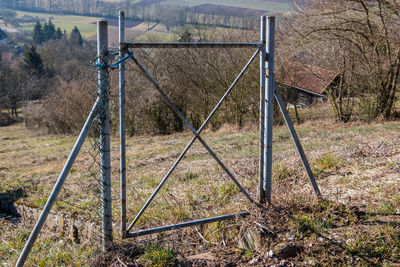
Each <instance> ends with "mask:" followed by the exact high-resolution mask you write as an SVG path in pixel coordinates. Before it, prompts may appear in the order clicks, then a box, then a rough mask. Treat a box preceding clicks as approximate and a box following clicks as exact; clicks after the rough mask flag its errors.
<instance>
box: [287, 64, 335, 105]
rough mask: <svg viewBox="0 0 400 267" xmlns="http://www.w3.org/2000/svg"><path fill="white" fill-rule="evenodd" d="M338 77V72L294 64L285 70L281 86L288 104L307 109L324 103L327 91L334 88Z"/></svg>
mask: <svg viewBox="0 0 400 267" xmlns="http://www.w3.org/2000/svg"><path fill="white" fill-rule="evenodd" d="M338 77H339V73H338V72H334V71H331V70H326V69H323V68H320V67H317V66H312V65H305V64H300V63H295V64H291V65H290V66H289V67H287V68H286V69H285V75H284V77H282V81H281V84H283V86H284V87H285V99H286V101H287V102H288V103H290V104H293V105H300V106H302V107H308V106H311V105H313V104H315V103H317V102H322V101H325V100H326V99H327V94H326V91H327V89H329V88H334V87H335V85H336V84H337V81H338Z"/></svg>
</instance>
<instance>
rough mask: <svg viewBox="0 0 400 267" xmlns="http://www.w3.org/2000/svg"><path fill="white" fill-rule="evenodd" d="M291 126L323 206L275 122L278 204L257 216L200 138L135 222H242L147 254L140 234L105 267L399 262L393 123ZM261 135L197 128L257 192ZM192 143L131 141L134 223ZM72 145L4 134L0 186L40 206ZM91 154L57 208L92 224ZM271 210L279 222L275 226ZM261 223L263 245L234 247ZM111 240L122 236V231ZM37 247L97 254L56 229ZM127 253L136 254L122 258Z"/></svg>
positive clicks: (5, 231) (183, 235) (167, 242)
mask: <svg viewBox="0 0 400 267" xmlns="http://www.w3.org/2000/svg"><path fill="white" fill-rule="evenodd" d="M296 127H297V129H298V133H299V136H300V139H301V140H302V142H303V145H304V148H305V150H306V153H307V155H308V156H309V159H310V162H311V164H312V166H313V169H314V172H315V173H316V177H317V182H318V184H319V185H320V188H321V191H322V194H323V195H324V198H325V199H326V201H325V202H322V203H319V202H318V201H316V199H315V198H314V197H313V193H312V189H311V186H310V185H309V182H308V180H307V178H306V176H305V175H304V172H303V169H302V166H301V163H300V161H299V159H298V157H297V154H296V152H295V150H294V148H293V145H292V142H291V139H290V135H289V134H288V132H287V131H286V128H285V127H284V126H279V127H276V129H275V134H274V141H275V143H274V169H273V172H274V182H273V203H274V204H275V205H276V209H275V210H271V211H269V214H268V212H267V214H265V212H266V211H257V210H256V209H254V208H253V207H252V206H251V205H250V204H249V203H248V201H246V199H245V198H244V197H243V196H242V194H241V192H240V191H239V190H238V189H237V188H236V187H235V186H234V185H233V184H232V182H231V181H230V179H229V178H228V177H227V176H226V175H225V174H224V172H223V171H222V170H221V168H220V167H219V166H218V165H217V164H216V163H215V161H214V160H213V159H212V158H211V157H210V156H209V155H208V153H207V151H206V150H205V149H204V148H203V147H202V146H201V145H200V144H199V143H195V145H194V147H193V148H192V149H191V150H190V151H189V152H188V154H187V155H186V156H185V158H184V160H183V161H182V162H181V164H180V165H179V166H178V168H177V169H176V171H175V172H174V174H173V175H172V176H171V177H170V179H169V180H168V182H167V183H166V184H165V186H164V188H163V189H162V190H161V192H160V194H159V195H158V196H157V197H156V198H155V200H154V202H153V203H152V204H151V205H150V207H149V208H148V210H147V211H146V213H145V214H144V216H143V217H142V219H141V220H140V221H139V223H138V225H137V227H138V228H144V227H149V226H155V225H163V224H169V223H175V222H179V221H183V220H188V219H197V218H203V217H208V216H215V215H220V214H227V213H232V212H238V211H242V210H251V211H255V212H252V215H251V216H250V217H249V218H247V219H246V220H244V221H243V220H242V221H240V220H239V221H230V222H221V223H213V224H209V225H205V226H202V227H196V228H190V229H186V230H183V231H172V232H169V233H164V234H160V235H154V236H150V237H149V238H150V240H151V242H153V243H154V242H155V243H157V244H158V245H157V246H156V247H148V245H147V244H148V241H149V239H148V238H143V239H138V240H136V242H137V243H136V245H135V246H134V247H132V246H129V249H127V248H126V247H125V246H127V245H122V246H123V248H119V249H116V251H117V252H116V251H114V252H113V253H112V254H110V255H109V257H108V258H107V257H106V259H103V260H105V262H114V261H118V260H117V258H116V257H119V259H120V260H121V261H125V262H129V261H131V262H136V263H142V264H143V262H144V261H146V259H148V260H149V261H154V260H156V259H160V261H162V260H171V259H172V260H173V261H172V262H176V261H179V262H182V264H183V263H184V264H188V265H190V264H194V263H193V262H198V260H188V259H185V256H187V255H193V254H198V253H204V252H207V253H211V254H212V255H213V256H214V257H217V259H218V260H219V261H221V262H226V263H228V262H229V261H231V262H235V263H240V264H242V265H248V264H250V262H252V263H254V264H256V265H257V264H259V265H262V264H267V263H271V264H272V263H274V264H279V263H280V262H281V261H286V262H300V263H303V264H305V263H315V264H322V265H331V264H344V265H346V264H350V265H354V264H360V265H369V264H378V265H379V264H386V265H391V264H398V263H399V261H400V260H399V258H398V255H399V253H398V252H399V225H400V224H399V223H400V219H399V216H398V215H395V214H396V212H398V208H399V207H400V194H399V192H400V181H399V180H400V178H399V175H398V171H399V168H400V167H399V165H400V142H399V141H400V140H399V139H400V138H399V137H398V132H399V130H400V123H399V122H382V123H376V124H360V123H353V124H348V125H341V124H336V123H335V122H333V121H332V120H322V121H318V120H316V121H310V122H307V123H304V124H301V125H299V126H296ZM257 136H258V132H257V129H256V127H254V128H253V129H241V130H237V129H233V128H232V127H228V126H226V127H223V130H220V131H219V132H206V133H204V139H205V140H206V141H207V142H209V145H210V146H211V148H213V149H214V151H215V152H216V154H217V155H218V156H220V158H221V160H222V161H223V162H224V163H225V164H226V165H227V166H228V168H230V169H231V170H232V172H233V173H234V174H235V176H237V177H238V179H239V181H240V182H241V183H242V184H243V185H244V187H245V188H246V189H248V190H249V191H250V193H251V194H252V195H253V196H254V195H255V188H256V184H257V169H258V158H257V154H258V137H257ZM190 138H191V136H190V134H189V133H183V134H173V135H170V136H151V137H146V136H139V137H132V138H129V139H128V140H127V158H128V160H127V162H128V165H127V176H128V186H127V188H128V192H127V194H128V197H127V198H128V201H127V203H128V218H129V220H132V219H133V217H134V215H135V214H136V212H137V211H138V210H139V209H140V208H141V206H142V205H143V204H144V202H145V200H146V199H147V198H148V197H149V195H150V194H151V192H152V191H153V190H154V188H155V187H156V186H157V184H158V183H159V181H160V180H161V179H162V177H163V175H165V173H166V172H167V171H168V169H169V168H170V167H171V165H172V163H173V162H174V161H175V160H176V158H177V157H178V156H179V154H180V152H181V151H182V150H183V148H184V147H185V145H186V144H187V142H188V141H189V140H190ZM74 140H75V137H72V136H56V135H54V136H49V135H43V134H40V133H37V132H32V131H28V130H26V129H25V128H23V127H22V125H12V126H6V127H1V128H0V143H1V149H0V162H1V165H0V179H1V183H0V190H1V191H3V190H6V189H13V188H17V187H24V188H25V190H26V192H27V196H26V197H25V198H24V199H23V201H24V202H25V203H27V204H31V205H38V206H42V205H43V204H44V202H45V200H46V196H48V194H49V193H50V190H51V188H52V186H53V184H54V182H55V180H56V178H57V176H58V173H59V172H60V171H61V168H62V165H63V163H64V162H65V160H66V157H67V155H68V152H69V150H70V149H71V147H72V145H73V142H74ZM117 140H118V138H117V137H114V138H113V144H112V154H113V161H112V167H113V171H112V175H113V196H114V198H115V199H116V200H117V198H118V195H119V192H118V188H119V185H118V184H119V182H118V180H119V174H118V166H119V163H118V159H117V155H118V141H117ZM90 150H91V148H90V145H89V144H85V146H84V148H83V151H82V152H83V153H81V154H80V156H79V157H78V160H77V162H76V165H75V166H74V168H73V170H72V173H71V175H70V177H69V178H68V180H67V182H66V184H65V189H64V190H63V192H62V194H61V195H60V199H61V200H62V201H58V202H57V204H56V209H57V210H58V211H59V212H61V211H63V212H70V213H71V212H78V213H80V214H81V213H82V214H84V215H85V216H88V217H92V218H94V219H96V218H98V217H96V216H95V215H94V214H91V213H92V210H91V209H90V208H89V207H91V205H92V201H93V195H94V192H93V189H96V186H97V185H96V183H94V181H93V178H91V177H90V173H89V171H88V168H89V166H90V164H91V163H92V162H93V160H92V158H91V157H90V155H89V154H88V153H87V152H88V151H90ZM271 212H272V213H271ZM274 212H275V213H274ZM276 212H277V213H276ZM273 214H278V215H279V216H275V217H276V218H280V217H281V218H280V219H276V220H274V219H273V218H275V217H274V215H273ZM113 215H114V216H115V217H114V219H115V225H118V221H119V220H118V216H119V201H114V203H113ZM267 218H268V219H267ZM271 218H272V219H271ZM280 220H283V221H280ZM276 222H277V223H276ZM32 225H33V221H32V220H31V221H26V222H23V224H22V225H20V226H19V228H15V227H14V226H12V225H6V226H5V227H3V228H1V229H2V230H1V231H0V238H1V241H2V242H1V249H0V251H1V252H0V257H2V258H3V259H5V262H6V264H8V265H12V262H14V261H15V260H16V258H17V256H18V253H19V251H20V250H21V248H22V246H23V243H24V242H25V240H26V238H27V235H28V233H29V231H30V229H31V227H32ZM260 225H262V226H264V228H266V229H268V230H266V229H264V230H262V231H264V232H265V231H266V233H264V234H262V235H261V237H262V238H261V240H262V242H261V243H260V244H258V245H257V244H251V242H250V245H248V246H247V247H246V246H243V245H240V242H242V243H243V240H242V241H240V238H239V236H243V234H245V233H246V231H247V230H246V229H260ZM2 226H3V223H2ZM261 228H262V227H261ZM262 229H263V228H262ZM115 236H116V238H117V240H119V234H118V226H117V227H116V231H115ZM59 240H61V241H59ZM252 242H253V241H252ZM38 243H39V245H38V246H36V249H35V251H34V254H33V256H32V257H31V258H30V261H29V264H32V263H34V262H35V263H36V264H37V263H38V262H47V263H51V264H56V265H80V264H81V265H84V264H85V263H87V262H88V259H87V258H86V257H89V258H90V257H91V256H90V255H92V254H91V251H92V249H93V247H91V246H88V244H87V243H85V245H78V244H74V243H73V242H71V241H69V239H68V237H59V236H58V233H52V232H51V231H50V232H47V233H45V234H42V235H41V236H40V238H39V241H38ZM247 243H249V242H247ZM253 243H254V242H253ZM280 243H290V244H295V245H296V246H298V247H299V248H300V250H299V251H300V252H299V253H298V255H297V256H296V257H294V258H291V259H283V258H282V257H281V258H280V257H276V256H272V257H268V255H269V254H268V253H269V251H270V250H273V249H274V247H276V246H277V245H278V244H280ZM65 244H68V246H67V247H65ZM121 244H123V243H121ZM45 248H46V249H45ZM47 248H48V249H51V253H48V252H47ZM133 249H134V250H135V251H140V253H136V254H135V253H131V254H129V253H128V252H129V251H131V252H132V250H133ZM118 251H119V252H118ZM127 251H128V252H127ZM171 253H172V254H171ZM180 253H181V254H180ZM129 255H131V256H129ZM171 255H173V256H174V257H173V258H171ZM77 259H79V260H77ZM103 262H104V261H103ZM209 262H212V260H209ZM210 264H211V263H210ZM200 266H201V265H200Z"/></svg>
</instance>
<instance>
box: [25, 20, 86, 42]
mask: <svg viewBox="0 0 400 267" xmlns="http://www.w3.org/2000/svg"><path fill="white" fill-rule="evenodd" d="M66 37H67V33H66V31H65V30H64V32H62V31H61V29H60V28H59V27H57V29H56V27H55V26H54V24H53V23H52V22H51V20H50V19H49V21H48V22H45V23H44V24H43V25H42V24H41V23H40V22H39V21H38V22H36V24H35V26H34V27H33V36H32V38H33V42H34V44H35V45H41V44H43V43H46V42H48V41H51V40H60V39H62V38H64V39H66ZM69 41H70V42H71V44H72V45H77V46H82V45H83V39H82V35H81V33H80V31H79V29H78V28H77V27H76V26H75V27H74V28H73V29H72V31H71V35H70V38H69Z"/></svg>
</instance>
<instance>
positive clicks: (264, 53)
mask: <svg viewBox="0 0 400 267" xmlns="http://www.w3.org/2000/svg"><path fill="white" fill-rule="evenodd" d="M260 32H261V36H260V39H261V43H263V44H264V46H263V48H262V50H261V53H260V106H259V108H260V164H259V165H260V166H259V168H260V173H259V175H260V183H259V187H258V201H259V202H260V203H261V204H264V203H265V191H264V161H265V158H264V150H265V144H264V135H265V128H264V120H265V114H264V110H265V60H266V58H267V51H266V47H265V45H266V42H265V40H266V17H265V16H262V17H261V26H260Z"/></svg>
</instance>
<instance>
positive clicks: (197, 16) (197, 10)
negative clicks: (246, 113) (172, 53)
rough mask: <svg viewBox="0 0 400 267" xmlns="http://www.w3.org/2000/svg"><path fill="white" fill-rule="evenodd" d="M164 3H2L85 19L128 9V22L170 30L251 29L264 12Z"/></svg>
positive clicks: (1, 3) (89, 0) (57, 0)
mask: <svg viewBox="0 0 400 267" xmlns="http://www.w3.org/2000/svg"><path fill="white" fill-rule="evenodd" d="M160 2H162V1H141V2H138V3H131V2H130V1H125V2H121V3H113V2H105V1H101V0H81V1H63V0H23V1H14V0H0V7H5V8H11V9H17V10H27V11H41V12H43V11H44V12H52V13H69V14H77V15H85V16H104V17H116V16H118V10H125V12H126V17H127V18H129V19H141V20H148V21H149V20H150V21H157V22H162V23H165V24H166V25H167V26H168V28H170V27H171V26H175V25H185V24H187V23H196V24H197V23H198V24H206V25H217V26H223V27H234V28H245V29H250V28H254V26H256V25H258V21H259V20H258V17H259V16H260V15H262V14H263V13H265V12H264V11H260V10H255V9H249V8H238V7H228V6H220V5H213V4H205V5H200V6H196V7H192V8H190V7H183V6H170V5H165V4H160Z"/></svg>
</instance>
